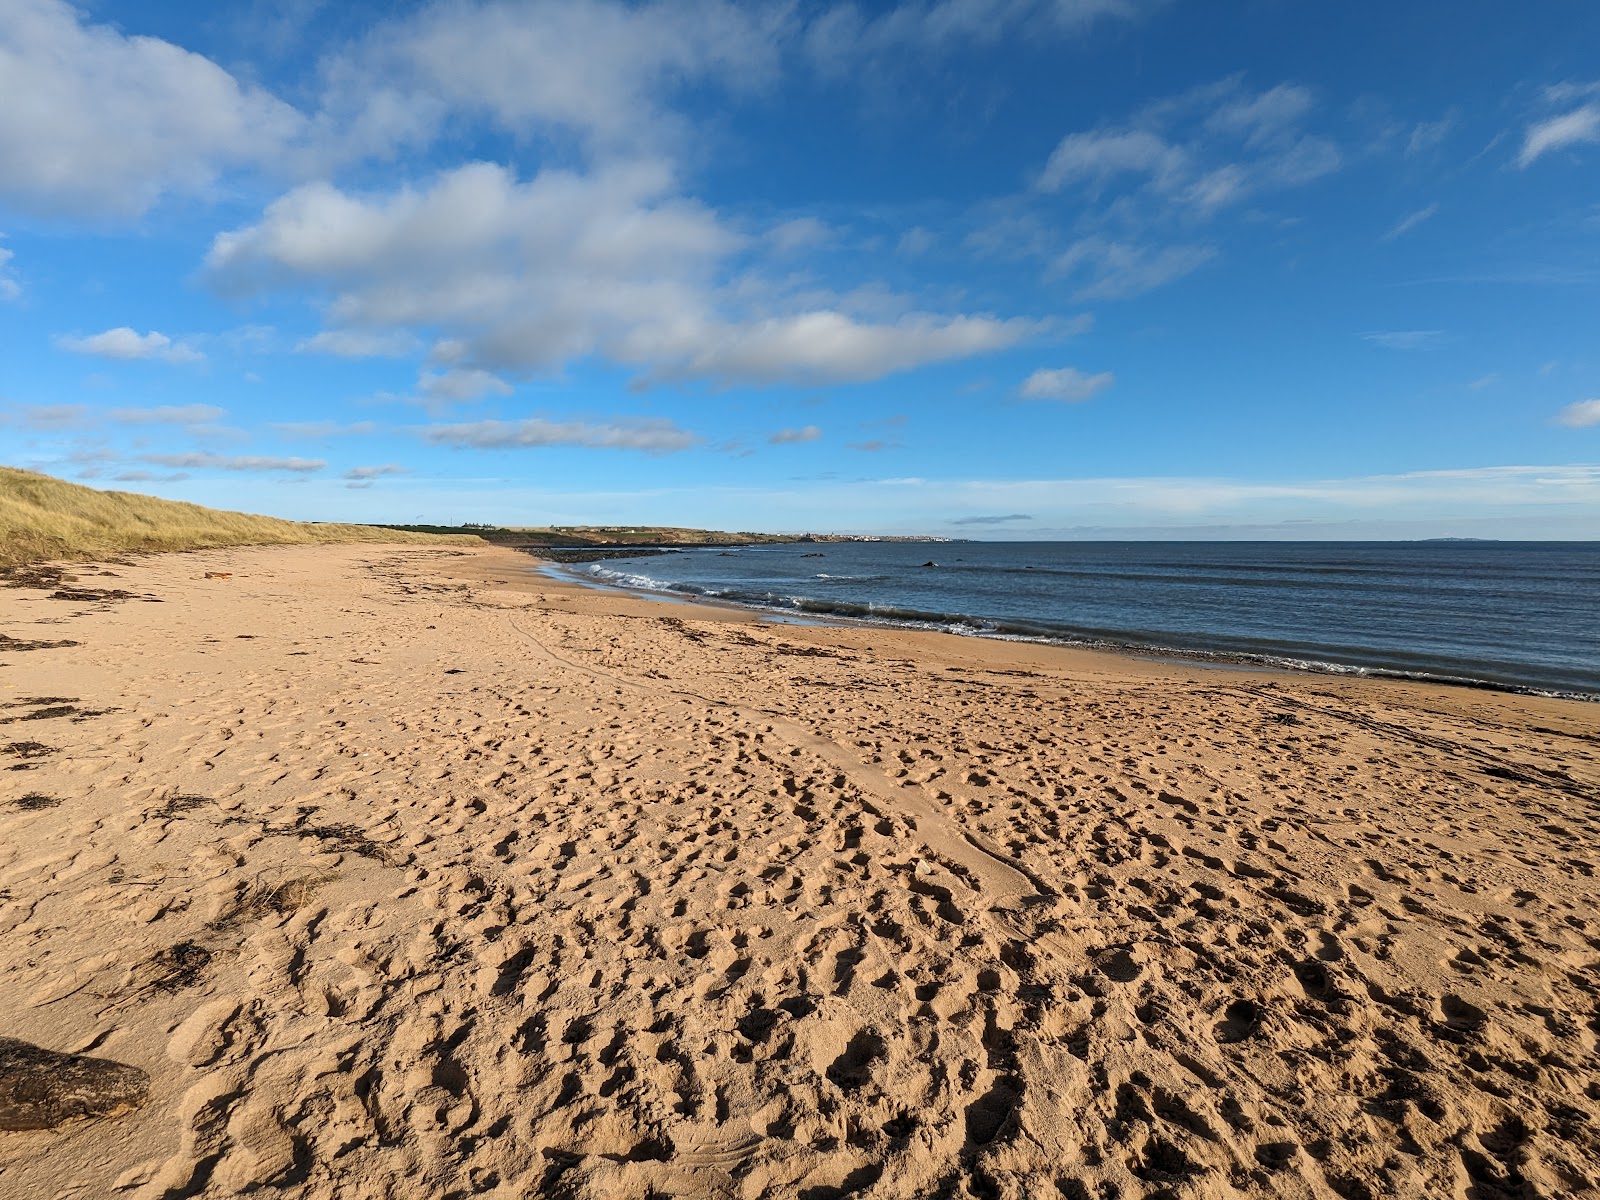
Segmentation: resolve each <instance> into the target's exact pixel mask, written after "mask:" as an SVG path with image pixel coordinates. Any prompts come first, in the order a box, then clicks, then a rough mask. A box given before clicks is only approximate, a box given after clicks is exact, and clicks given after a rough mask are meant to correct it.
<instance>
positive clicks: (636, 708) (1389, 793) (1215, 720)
mask: <svg viewBox="0 0 1600 1200" xmlns="http://www.w3.org/2000/svg"><path fill="white" fill-rule="evenodd" d="M101 570H107V571H110V572H113V573H114V576H115V578H102V577H101V576H100V575H99V574H97V572H99V571H101ZM74 572H75V573H76V574H77V575H78V579H77V581H76V583H75V584H74V585H73V586H72V587H71V588H68V589H67V592H68V595H69V598H67V599H52V598H50V597H51V594H52V591H54V590H56V589H54V588H51V587H20V588H13V589H10V590H0V633H3V634H4V635H6V637H7V638H9V639H10V640H8V641H5V642H0V689H3V691H0V705H3V707H0V1013H3V1014H4V1017H5V1021H4V1024H3V1025H0V1037H9V1038H15V1039H21V1040H22V1041H23V1042H25V1043H26V1044H28V1045H30V1046H36V1047H41V1048H44V1049H48V1050H50V1051H54V1052H61V1053H79V1054H85V1055H90V1056H93V1057H95V1058H99V1059H104V1060H107V1061H109V1062H111V1063H116V1064H122V1065H124V1066H126V1067H130V1068H135V1069H136V1070H137V1071H138V1072H142V1073H143V1076H144V1079H145V1080H146V1081H147V1093H145V1094H143V1098H142V1099H141V1098H140V1096H141V1094H140V1092H139V1090H138V1089H137V1088H132V1087H131V1086H130V1087H128V1088H125V1094H123V1095H122V1096H121V1098H120V1099H119V1100H118V1103H117V1104H116V1105H115V1106H112V1105H109V1104H108V1105H107V1106H106V1111H105V1113H104V1114H103V1115H98V1116H79V1117H76V1118H74V1119H71V1120H67V1121H66V1122H65V1123H64V1124H61V1125H60V1126H59V1127H57V1128H54V1129H28V1128H22V1129H13V1130H11V1131H7V1132H0V1196H4V1197H7V1198H11V1197H15V1198H18V1200H20V1198H22V1197H30V1198H31V1197H43V1196H62V1197H67V1196H70V1197H102V1196H115V1197H137V1198H139V1200H151V1198H155V1197H179V1196H207V1197H216V1196H231V1195H235V1194H241V1193H250V1194H256V1195H264V1196H275V1195H285V1196H304V1197H319V1198H320V1197H330V1198H331V1197H338V1198H340V1200H344V1198H360V1200H368V1198H370V1200H378V1198H409V1197H418V1198H422V1197H456V1196H478V1195H481V1196H492V1197H525V1196H545V1195H547V1196H553V1197H583V1198H595V1200H598V1198H602V1197H606V1198H609V1197H637V1198H640V1200H643V1198H645V1197H660V1196H695V1197H766V1196H772V1197H799V1198H803V1200H827V1198H831V1197H842V1196H859V1197H863V1198H871V1197H878V1198H884V1200H888V1198H911V1197H934V1196H945V1197H984V1198H987V1197H1007V1198H1019V1200H1020V1198H1023V1197H1026V1198H1029V1200H1033V1198H1037V1197H1066V1198H1068V1200H1084V1198H1089V1197H1093V1198H1096V1200H1100V1198H1105V1197H1122V1198H1125V1200H1126V1198H1133V1197H1230V1196H1260V1197H1267V1196H1272V1197H1317V1198H1339V1200H1357V1198H1361V1197H1377V1196H1429V1197H1433V1196H1439V1197H1462V1198H1464V1200H1488V1198H1491V1197H1529V1196H1560V1195H1582V1194H1593V1192H1594V1189H1595V1187H1596V1186H1597V1182H1600V1140H1597V1125H1596V1121H1597V1118H1600V1072H1597V1062H1596V1034H1597V1031H1600V1010H1597V998H1596V984H1597V981H1600V978H1597V972H1596V967H1597V964H1600V898H1597V888H1596V880H1595V871H1596V867H1597V864H1600V826H1597V823H1596V816H1597V813H1600V736H1597V735H1596V727H1597V724H1600V721H1597V720H1596V718H1597V716H1600V709H1597V708H1596V707H1595V706H1593V705H1587V704H1578V703H1571V702H1559V701H1547V700H1538V699H1528V698H1521V697H1510V696H1502V695H1496V694H1491V693H1483V692H1468V691H1452V690H1446V689H1434V688H1424V687H1418V686H1410V685H1401V684H1379V683H1373V682H1364V681H1358V680H1336V679H1330V678H1323V677H1315V676H1305V677H1290V676H1284V675H1267V674H1261V673H1253V672H1243V671H1231V670H1215V669H1204V668H1199V667H1190V666H1185V665H1172V664H1161V663H1152V662H1142V661H1139V660H1134V659H1124V658H1112V657H1105V656H1096V655H1090V654H1083V653H1074V652H1069V651H1065V650H1060V649H1047V648H1040V647H1029V646H1017V645H1009V644H1001V643H989V642H980V641H974V640H963V639H957V638H952V637H947V636H942V635H934V634H926V635H923V634H913V633H904V632H888V631H883V630H877V629H834V628H814V627H794V626H780V625H770V624H763V623H760V622H757V621H755V620H753V619H751V618H750V617H748V616H746V615H741V614H731V613H719V612H717V611H716V610H712V609H707V608H701V607H695V606H688V605H666V604H660V603H653V602H646V601H639V600H631V599H628V598H624V597H617V596H609V595H602V594H597V593H591V592H579V591H576V590H573V589H569V588H566V587H562V586H558V585H556V584H553V583H552V582H550V581H548V580H543V579H540V578H538V577H537V576H533V575H532V574H531V573H530V571H529V565H528V562H527V560H526V559H524V558H521V557H519V556H517V555H515V554H514V553H512V552H509V551H504V550H492V549H486V550H475V551H468V552H462V551H454V550H446V551H440V550H425V549H420V548H411V547H406V548H394V547H373V546H354V547H350V546H333V547H305V548H302V547H294V548H279V549H254V550H218V551H207V552H203V553H197V554H188V555H170V556H164V557H157V558H152V559H147V560H143V561H141V562H140V563H139V564H138V565H116V564H113V565H111V566H109V567H104V568H102V567H99V566H96V567H90V568H81V567H75V568H74ZM206 572H213V573H222V574H226V575H227V576H229V577H228V578H217V579H206V578H205V577H204V576H205V574H206ZM34 582H40V581H38V580H35V581H34ZM46 582H47V581H46ZM96 589H98V590H99V591H100V592H105V593H121V594H120V595H109V594H108V595H97V594H95V590H96ZM72 597H76V598H72ZM4 768H10V769H4ZM8 1061H9V1062H10V1066H9V1067H8V1065H7V1063H8ZM8 1070H9V1071H11V1076H10V1078H12V1079H13V1081H14V1080H16V1079H19V1078H21V1077H22V1076H21V1072H22V1071H23V1070H24V1067H23V1066H19V1065H17V1062H16V1060H15V1059H12V1060H8V1059H7V1058H6V1052H5V1044H4V1043H0V1110H3V1107H4V1099H5V1091H4V1089H5V1087H6V1079H7V1078H8V1076H7V1071H8ZM105 1070H110V1068H105ZM119 1078H121V1077H119ZM141 1086H143V1084H141ZM29 1111H32V1110H29ZM0 1128H3V1125H0Z"/></svg>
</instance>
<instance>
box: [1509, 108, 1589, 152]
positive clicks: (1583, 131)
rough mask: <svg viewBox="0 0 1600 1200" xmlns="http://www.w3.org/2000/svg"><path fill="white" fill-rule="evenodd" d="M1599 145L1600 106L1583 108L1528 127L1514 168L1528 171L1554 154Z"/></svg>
mask: <svg viewBox="0 0 1600 1200" xmlns="http://www.w3.org/2000/svg"><path fill="white" fill-rule="evenodd" d="M1592 142H1600V104H1594V103H1590V104H1584V105H1580V106H1579V107H1577V108H1574V109H1572V110H1571V111H1570V112H1565V113H1562V114H1560V115H1559V116H1554V117H1550V118H1548V119H1547V120H1543V121H1536V122H1534V123H1533V124H1532V125H1529V126H1528V129H1527V132H1526V133H1525V134H1524V135H1523V138H1522V151H1521V153H1519V154H1518V155H1517V165H1518V166H1520V167H1527V166H1529V165H1530V164H1532V163H1533V162H1534V161H1535V160H1536V159H1538V158H1541V157H1542V156H1544V155H1546V154H1549V153H1550V152H1551V151H1553V150H1563V149H1565V148H1566V147H1568V146H1577V145H1583V144H1586V143H1592Z"/></svg>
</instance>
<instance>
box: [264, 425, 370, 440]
mask: <svg viewBox="0 0 1600 1200" xmlns="http://www.w3.org/2000/svg"><path fill="white" fill-rule="evenodd" d="M272 428H273V429H274V430H276V431H277V432H278V433H281V434H283V435H284V436H285V437H300V438H326V437H360V436H363V435H365V434H369V433H376V432H377V431H378V423H377V422H376V421H349V422H341V421H274V422H273V424H272Z"/></svg>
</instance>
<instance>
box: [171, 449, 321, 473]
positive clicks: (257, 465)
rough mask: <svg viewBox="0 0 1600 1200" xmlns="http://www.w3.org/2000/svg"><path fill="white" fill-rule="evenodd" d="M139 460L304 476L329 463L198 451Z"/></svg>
mask: <svg viewBox="0 0 1600 1200" xmlns="http://www.w3.org/2000/svg"><path fill="white" fill-rule="evenodd" d="M139 461H140V462H147V463H154V464H155V465H156V466H158V467H180V468H186V469H190V470H211V469H215V470H221V471H288V472H290V473H293V474H300V475H309V474H311V473H312V472H315V471H320V470H322V469H323V468H324V467H326V466H327V465H328V464H327V463H326V462H324V461H323V460H322V459H320V458H272V457H267V456H262V455H255V454H237V455H229V454H211V453H208V452H205V451H198V450H196V451H190V452H188V453H185V454H141V455H139Z"/></svg>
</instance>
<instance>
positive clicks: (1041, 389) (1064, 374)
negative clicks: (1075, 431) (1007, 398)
mask: <svg viewBox="0 0 1600 1200" xmlns="http://www.w3.org/2000/svg"><path fill="white" fill-rule="evenodd" d="M1115 382H1116V376H1114V375H1113V374H1112V373H1111V372H1110V371H1102V372H1100V374H1098V375H1088V374H1085V373H1084V372H1082V371H1080V370H1078V369H1077V368H1076V367H1061V368H1059V369H1057V370H1048V369H1045V368H1041V369H1040V370H1037V371H1035V372H1034V373H1033V374H1032V375H1029V376H1028V378H1027V379H1025V380H1023V383H1022V389H1021V393H1022V396H1023V398H1024V399H1026V400H1060V401H1063V402H1064V403H1067V404H1075V403H1077V402H1078V401H1081V400H1089V399H1091V398H1093V397H1095V396H1098V395H1099V394H1100V393H1101V392H1103V391H1105V390H1106V389H1107V388H1109V387H1110V386H1111V385H1112V384H1113V383H1115Z"/></svg>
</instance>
